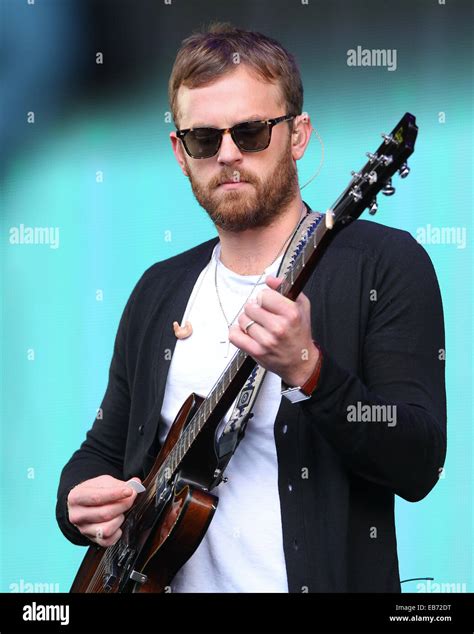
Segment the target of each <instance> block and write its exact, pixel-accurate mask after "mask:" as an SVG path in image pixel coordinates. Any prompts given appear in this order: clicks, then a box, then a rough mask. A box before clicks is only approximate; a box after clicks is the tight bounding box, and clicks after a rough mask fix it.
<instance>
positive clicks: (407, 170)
mask: <svg viewBox="0 0 474 634" xmlns="http://www.w3.org/2000/svg"><path fill="white" fill-rule="evenodd" d="M398 173H399V174H400V178H406V177H407V176H408V174H409V173H410V168H409V167H408V165H407V163H403V165H402V166H401V167H400V169H399V170H398Z"/></svg>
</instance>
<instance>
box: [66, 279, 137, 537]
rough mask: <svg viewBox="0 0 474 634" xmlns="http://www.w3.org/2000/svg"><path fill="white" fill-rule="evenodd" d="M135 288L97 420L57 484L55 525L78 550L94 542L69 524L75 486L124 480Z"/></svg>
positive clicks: (121, 325)
mask: <svg viewBox="0 0 474 634" xmlns="http://www.w3.org/2000/svg"><path fill="white" fill-rule="evenodd" d="M137 286H138V284H137ZM136 288H137V287H135V289H134V292H132V294H131V296H130V298H129V300H128V302H127V304H126V306H125V309H124V311H123V313H122V316H121V319H120V323H119V327H118V330H117V334H116V337H115V344H114V350H113V356H112V361H111V364H110V369H109V378H108V384H107V389H106V392H105V395H104V398H103V400H102V403H101V405H100V408H99V410H98V413H97V416H96V418H95V420H94V423H93V425H92V428H91V429H90V430H89V431H88V432H87V435H86V438H85V440H84V442H83V443H82V444H81V446H80V448H79V449H78V450H77V451H75V452H74V454H73V455H72V456H71V458H70V459H69V461H68V462H67V464H66V465H65V466H64V468H63V470H62V472H61V477H60V481H59V487H58V493H57V504H56V519H57V522H58V524H59V527H60V529H61V531H62V533H63V534H64V535H65V537H67V539H69V540H70V541H71V542H73V543H74V544H77V545H81V546H86V545H91V544H92V543H93V542H92V541H90V540H89V539H88V538H86V537H84V535H82V534H81V533H80V531H79V530H78V529H77V528H76V527H75V526H73V525H72V524H71V523H70V522H69V518H68V509H67V497H68V494H69V491H70V490H71V489H72V488H74V487H75V486H76V485H77V484H80V483H81V482H84V481H85V480H89V479H91V478H95V477H97V476H99V475H111V476H113V477H115V478H118V479H122V478H123V459H124V453H125V443H126V438H127V431H128V423H129V414H130V390H129V381H128V377H127V359H126V356H127V355H126V342H127V330H128V322H129V315H130V310H131V306H132V304H133V301H134V296H135V291H136Z"/></svg>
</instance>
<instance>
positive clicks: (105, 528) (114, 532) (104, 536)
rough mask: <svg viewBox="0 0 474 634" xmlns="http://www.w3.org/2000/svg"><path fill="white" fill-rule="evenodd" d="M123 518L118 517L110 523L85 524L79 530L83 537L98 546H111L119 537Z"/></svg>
mask: <svg viewBox="0 0 474 634" xmlns="http://www.w3.org/2000/svg"><path fill="white" fill-rule="evenodd" d="M124 519H125V516H124V515H123V514H122V515H119V516H118V517H115V518H114V519H113V520H110V522H105V523H103V524H86V525H85V526H81V528H80V529H79V530H80V531H81V533H82V534H83V535H85V536H86V537H88V538H89V539H91V540H92V541H94V542H96V543H97V544H99V546H104V547H107V546H113V545H114V544H115V543H116V542H117V541H118V540H119V539H120V537H121V535H122V530H121V528H120V527H121V526H122V524H123V521H124Z"/></svg>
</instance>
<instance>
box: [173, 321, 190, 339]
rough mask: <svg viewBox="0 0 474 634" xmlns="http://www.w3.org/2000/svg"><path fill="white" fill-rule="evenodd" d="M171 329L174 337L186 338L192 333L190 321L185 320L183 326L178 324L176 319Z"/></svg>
mask: <svg viewBox="0 0 474 634" xmlns="http://www.w3.org/2000/svg"><path fill="white" fill-rule="evenodd" d="M173 330H174V334H175V336H176V339H187V338H188V337H190V336H191V335H192V334H193V327H192V325H191V322H190V321H186V323H185V324H184V326H180V325H179V324H178V322H177V321H174V322H173Z"/></svg>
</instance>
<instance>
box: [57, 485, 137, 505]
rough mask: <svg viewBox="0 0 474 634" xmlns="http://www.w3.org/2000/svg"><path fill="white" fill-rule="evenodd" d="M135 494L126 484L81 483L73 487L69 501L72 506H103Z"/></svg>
mask: <svg viewBox="0 0 474 634" xmlns="http://www.w3.org/2000/svg"><path fill="white" fill-rule="evenodd" d="M134 494H135V492H134V491H133V489H131V488H130V487H128V486H126V485H125V484H121V485H115V486H110V487H109V486H107V487H99V486H87V485H86V486H81V485H79V486H78V487H75V488H74V489H72V491H71V492H70V494H69V499H68V501H69V505H70V506H72V505H78V506H102V505H104V504H110V503H112V502H118V501H119V500H123V499H124V498H125V499H126V498H129V497H131V496H133V495H134ZM135 495H136V494H135Z"/></svg>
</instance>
